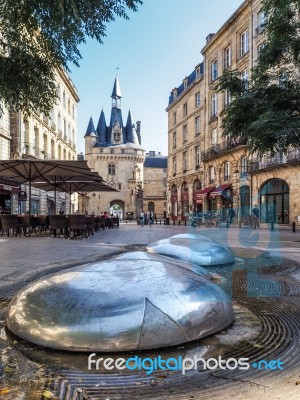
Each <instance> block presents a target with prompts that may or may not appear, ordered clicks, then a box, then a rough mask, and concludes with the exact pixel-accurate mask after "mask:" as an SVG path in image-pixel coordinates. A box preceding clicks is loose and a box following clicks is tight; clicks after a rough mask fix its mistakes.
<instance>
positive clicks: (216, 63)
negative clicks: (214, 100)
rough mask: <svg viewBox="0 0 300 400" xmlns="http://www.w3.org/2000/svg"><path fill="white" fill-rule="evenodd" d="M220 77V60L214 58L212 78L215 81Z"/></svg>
mask: <svg viewBox="0 0 300 400" xmlns="http://www.w3.org/2000/svg"><path fill="white" fill-rule="evenodd" d="M217 77H218V61H217V60H214V61H213V62H212V63H211V80H212V81H214V80H215V79H217Z"/></svg>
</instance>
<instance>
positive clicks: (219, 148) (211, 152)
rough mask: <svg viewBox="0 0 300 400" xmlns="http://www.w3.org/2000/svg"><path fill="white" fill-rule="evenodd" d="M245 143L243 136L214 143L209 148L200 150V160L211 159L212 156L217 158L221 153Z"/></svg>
mask: <svg viewBox="0 0 300 400" xmlns="http://www.w3.org/2000/svg"><path fill="white" fill-rule="evenodd" d="M246 144H247V140H246V139H244V138H238V139H230V140H227V141H225V142H223V143H220V144H216V145H214V146H212V147H210V148H209V149H207V150H205V151H203V152H202V160H204V161H207V160H211V159H212V158H217V157H219V156H220V155H221V154H224V153H228V152H230V150H232V149H234V148H235V147H239V146H245V145H246Z"/></svg>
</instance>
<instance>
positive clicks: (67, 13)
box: [0, 0, 142, 114]
mask: <svg viewBox="0 0 300 400" xmlns="http://www.w3.org/2000/svg"><path fill="white" fill-rule="evenodd" d="M139 4H142V1H141V0H57V1H53V0H0V100H1V101H2V103H3V104H5V105H6V106H9V107H13V109H15V110H20V109H22V110H23V111H24V112H25V113H31V112H32V111H34V110H37V109H39V110H40V111H41V112H44V113H46V114H49V112H50V110H51V108H52V106H53V103H54V101H55V99H56V96H57V92H56V86H55V69H56V68H62V69H65V70H67V71H68V64H69V63H73V64H75V65H77V66H78V65H79V61H80V59H81V54H80V52H79V50H78V46H79V45H80V44H81V43H85V40H86V37H91V38H95V39H96V40H98V41H99V42H100V43H102V39H103V37H104V36H105V35H106V34H105V31H106V25H107V24H108V23H109V22H111V21H114V20H115V18H116V17H122V18H125V19H128V15H127V9H128V10H132V11H137V7H138V5H139Z"/></svg>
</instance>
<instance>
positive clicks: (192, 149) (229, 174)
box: [167, 0, 300, 224]
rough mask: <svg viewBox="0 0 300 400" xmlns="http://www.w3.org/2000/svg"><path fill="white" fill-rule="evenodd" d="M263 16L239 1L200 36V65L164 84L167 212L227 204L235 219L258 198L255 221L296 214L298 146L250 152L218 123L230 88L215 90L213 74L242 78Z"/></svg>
mask: <svg viewBox="0 0 300 400" xmlns="http://www.w3.org/2000/svg"><path fill="white" fill-rule="evenodd" d="M264 21H265V15H264V13H263V12H262V11H261V1H260V0H252V1H248V0H247V1H245V2H244V3H243V4H242V5H241V6H240V7H239V8H238V9H237V10H236V12H235V13H234V14H233V15H232V16H231V17H230V18H229V19H228V20H227V21H226V22H225V23H224V25H223V26H222V27H221V28H220V29H219V30H218V32H216V33H215V34H209V35H208V36H207V38H206V44H205V46H204V47H203V48H202V55H203V62H202V63H201V64H199V66H200V68H199V66H197V67H196V68H195V70H194V71H193V72H192V73H191V74H190V75H189V76H188V77H186V78H184V79H183V82H182V83H181V84H180V86H178V87H177V88H175V89H173V90H172V92H171V95H170V97H169V105H168V107H167V112H168V164H169V170H168V186H169V197H168V211H169V215H170V216H171V218H172V219H173V220H184V219H185V218H186V217H187V216H188V215H191V214H193V213H196V212H202V211H209V212H210V213H211V214H215V213H218V214H219V215H220V216H221V218H222V219H224V220H226V219H227V213H228V210H229V208H231V207H233V208H234V209H235V211H236V214H237V216H238V220H242V219H243V218H244V217H246V216H247V215H248V214H249V213H251V209H252V207H253V206H254V205H255V204H258V205H259V208H260V218H261V222H271V221H274V222H276V223H279V224H287V223H290V222H298V221H300V205H299V202H298V196H299V195H300V193H299V189H300V188H299V184H300V183H299V179H298V178H297V176H298V174H299V172H300V168H299V160H300V152H299V150H297V149H294V150H291V151H290V153H289V154H278V155H275V156H269V155H265V156H261V157H257V156H255V155H250V154H249V152H248V151H247V144H246V142H245V141H242V140H241V139H237V140H233V139H230V138H227V137H224V136H223V130H222V127H221V126H222V120H223V117H224V115H225V112H226V108H227V107H228V106H229V105H230V102H231V95H230V93H229V92H228V91H225V92H219V91H218V89H217V85H218V78H219V77H220V75H221V74H222V73H223V71H224V70H226V69H231V70H238V71H240V73H241V78H242V79H243V80H244V83H245V85H247V84H248V81H249V78H250V76H251V69H252V68H253V66H255V63H256V60H257V57H258V54H259V51H260V49H261V48H262V46H263V45H264V42H265V40H266V37H265V34H264V29H263V26H264V25H263V24H264ZM197 69H198V74H197ZM197 99H198V100H197ZM198 118H199V120H198ZM298 216H299V217H298Z"/></svg>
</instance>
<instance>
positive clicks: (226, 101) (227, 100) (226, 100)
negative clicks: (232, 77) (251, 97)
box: [224, 89, 231, 107]
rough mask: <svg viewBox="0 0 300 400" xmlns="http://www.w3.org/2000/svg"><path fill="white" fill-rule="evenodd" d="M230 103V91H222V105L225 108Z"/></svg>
mask: <svg viewBox="0 0 300 400" xmlns="http://www.w3.org/2000/svg"><path fill="white" fill-rule="evenodd" d="M230 103H231V94H230V91H229V90H228V89H225V91H224V105H225V107H227V106H229V104H230Z"/></svg>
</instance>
